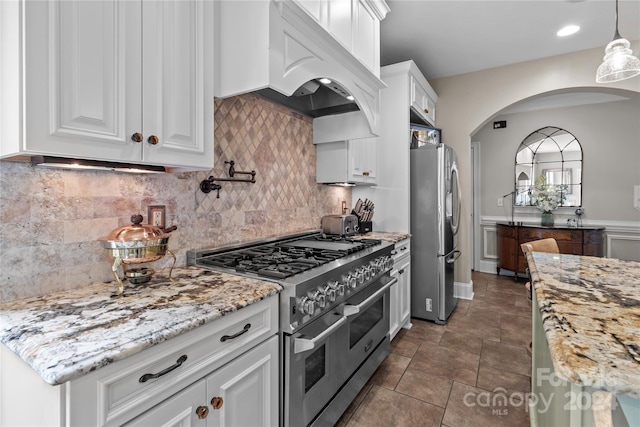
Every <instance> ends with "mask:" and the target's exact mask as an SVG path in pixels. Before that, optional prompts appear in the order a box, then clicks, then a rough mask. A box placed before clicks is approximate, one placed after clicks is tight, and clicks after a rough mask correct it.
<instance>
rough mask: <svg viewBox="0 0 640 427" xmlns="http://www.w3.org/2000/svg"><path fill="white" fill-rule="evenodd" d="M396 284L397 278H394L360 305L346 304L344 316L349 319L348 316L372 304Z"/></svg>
mask: <svg viewBox="0 0 640 427" xmlns="http://www.w3.org/2000/svg"><path fill="white" fill-rule="evenodd" d="M397 282H398V278H397V277H394V278H393V279H391V280H390V281H389V283H387V284H386V285H384V286H383V287H381V288H380V289H378V290H377V291H375V292H374V293H373V295H371V296H370V297H369V298H367V299H366V300H364V301H362V302H361V303H360V304H358V305H350V304H346V305H345V306H344V315H345V316H347V317H349V316H353V315H354V314H358V313H360V311H361V310H362V309H364V308H365V307H367V306H368V305H369V304H370V303H371V302H373V300H375V299H377V298H378V297H379V296H380V295H381V294H383V293H385V292H386V291H387V289H389V288H390V287H391V286H393V285H395V284H396V283H397Z"/></svg>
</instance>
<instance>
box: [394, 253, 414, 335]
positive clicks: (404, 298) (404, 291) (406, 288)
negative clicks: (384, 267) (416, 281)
mask: <svg viewBox="0 0 640 427" xmlns="http://www.w3.org/2000/svg"><path fill="white" fill-rule="evenodd" d="M397 268H398V311H399V313H398V319H399V320H398V323H399V325H400V327H407V325H408V323H409V321H410V318H411V257H410V256H404V257H402V258H401V259H400V260H399V261H398V267H397Z"/></svg>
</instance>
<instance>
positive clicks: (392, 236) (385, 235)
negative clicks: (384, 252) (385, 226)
mask: <svg viewBox="0 0 640 427" xmlns="http://www.w3.org/2000/svg"><path fill="white" fill-rule="evenodd" d="M410 237H411V234H410V233H404V232H397V231H369V232H368V233H364V234H358V235H356V236H355V238H356V239H358V238H359V239H379V240H385V241H389V242H394V243H398V242H402V241H403V240H407V239H409V238H410Z"/></svg>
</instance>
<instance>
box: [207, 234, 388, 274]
mask: <svg viewBox="0 0 640 427" xmlns="http://www.w3.org/2000/svg"><path fill="white" fill-rule="evenodd" d="M380 243H381V241H380V240H375V239H362V240H360V239H352V238H349V237H343V236H336V235H324V234H311V235H305V236H302V237H293V238H284V239H283V240H279V241H276V242H271V243H265V242H263V243H260V242H258V243H254V244H248V245H247V246H245V247H240V248H230V249H226V250H225V249H224V248H223V249H221V250H216V251H210V252H209V253H207V252H206V251H204V252H200V253H199V254H198V256H197V258H198V260H197V265H201V266H204V267H214V268H215V267H218V268H223V269H230V270H234V271H236V272H238V273H244V274H249V275H256V276H259V277H265V278H273V279H284V278H287V277H290V276H293V275H295V274H298V273H302V272H304V271H307V270H309V269H312V268H315V267H319V266H321V265H323V264H326V263H329V262H331V261H334V260H337V259H340V258H343V257H346V256H348V255H350V254H353V253H356V252H359V251H362V250H364V249H367V248H370V247H372V246H376V245H379V244H380Z"/></svg>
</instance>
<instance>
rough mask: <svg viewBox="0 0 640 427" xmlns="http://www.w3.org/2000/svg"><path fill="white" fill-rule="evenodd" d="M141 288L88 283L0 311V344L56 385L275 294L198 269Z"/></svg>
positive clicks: (267, 287) (271, 288)
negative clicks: (120, 290)
mask: <svg viewBox="0 0 640 427" xmlns="http://www.w3.org/2000/svg"><path fill="white" fill-rule="evenodd" d="M171 278H172V279H173V280H171V281H170V280H169V278H168V274H167V271H163V272H158V273H156V274H155V275H154V277H153V278H152V279H151V281H150V282H149V283H145V284H140V285H131V284H129V283H126V282H125V292H124V296H123V297H114V296H113V295H114V294H115V290H116V289H117V285H116V284H115V282H112V283H106V284H105V283H95V284H93V285H90V286H87V287H84V288H80V289H74V290H70V291H65V292H59V293H56V294H51V295H46V296H42V297H34V298H27V299H24V300H19V301H13V302H9V303H5V304H2V305H0V342H2V343H3V344H4V345H5V346H6V347H7V348H9V349H10V350H11V351H12V352H13V353H15V354H16V355H17V356H18V357H20V358H21V359H22V360H23V361H25V362H26V363H27V364H28V365H29V366H31V368H32V369H34V370H35V371H36V372H37V373H38V374H39V375H40V376H41V377H42V378H43V379H44V380H45V381H46V382H47V383H49V384H51V385H58V384H63V383H65V382H68V381H71V380H73V379H76V378H79V377H81V376H83V375H85V374H88V373H90V372H92V371H94V370H96V369H99V368H100V367H103V366H107V365H109V364H111V363H114V362H116V361H118V360H122V359H125V358H127V357H129V356H132V355H134V354H136V353H139V352H141V351H143V350H145V349H148V348H150V347H152V346H154V345H156V344H159V343H161V342H164V341H167V340H169V339H170V338H173V337H176V336H178V335H181V334H184V333H186V332H189V331H191V330H193V329H195V328H197V327H199V326H202V325H205V324H208V323H211V322H213V321H215V320H216V319H219V318H221V317H223V316H225V315H227V314H230V313H233V312H235V311H238V310H240V309H242V308H243V307H246V306H249V305H251V304H254V303H257V302H259V301H261V300H263V299H265V298H269V297H271V296H274V295H277V294H278V293H279V292H280V291H281V290H282V287H281V286H280V285H278V284H277V283H274V282H268V281H262V280H257V279H252V278H246V277H242V276H237V275H231V274H227V273H222V272H215V271H211V270H206V269H202V268H199V267H181V268H175V269H174V270H173V273H172V276H171Z"/></svg>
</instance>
